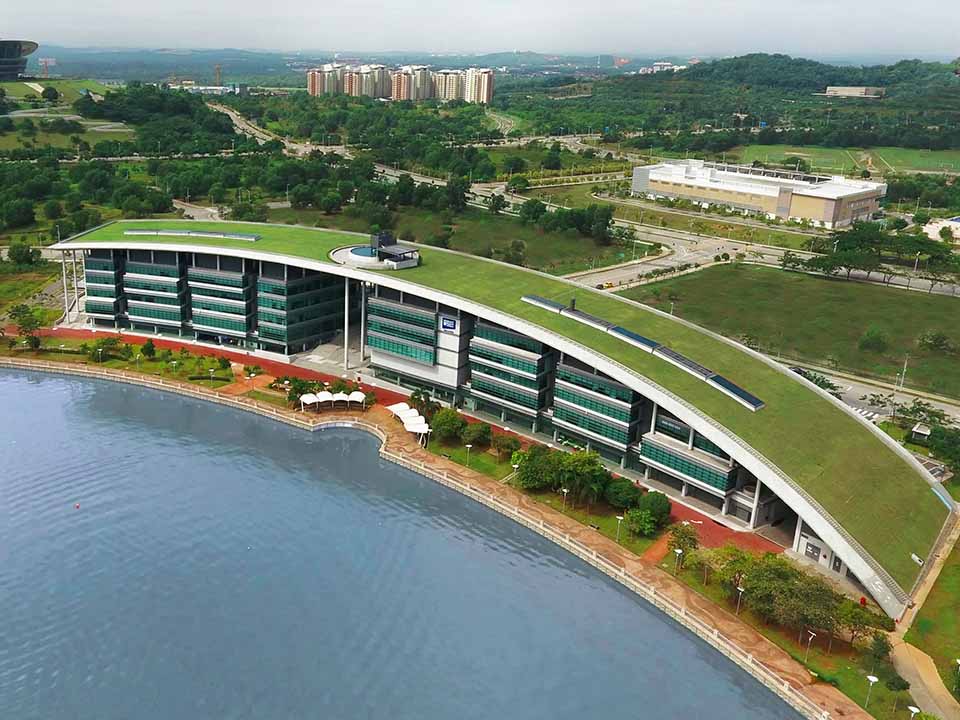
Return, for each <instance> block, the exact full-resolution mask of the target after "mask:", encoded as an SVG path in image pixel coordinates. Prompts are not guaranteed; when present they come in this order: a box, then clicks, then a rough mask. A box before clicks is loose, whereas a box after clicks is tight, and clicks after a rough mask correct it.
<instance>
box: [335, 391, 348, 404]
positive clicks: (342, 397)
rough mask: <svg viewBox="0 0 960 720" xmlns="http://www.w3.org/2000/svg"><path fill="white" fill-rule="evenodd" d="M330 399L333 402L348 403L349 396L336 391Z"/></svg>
mask: <svg viewBox="0 0 960 720" xmlns="http://www.w3.org/2000/svg"><path fill="white" fill-rule="evenodd" d="M332 400H333V403H334V404H337V403H338V402H342V403H348V402H350V396H349V395H347V394H346V393H342V392H338V393H334V394H333V397H332Z"/></svg>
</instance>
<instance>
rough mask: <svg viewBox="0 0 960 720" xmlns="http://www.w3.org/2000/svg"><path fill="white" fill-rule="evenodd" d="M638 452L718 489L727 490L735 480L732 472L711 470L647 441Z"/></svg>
mask: <svg viewBox="0 0 960 720" xmlns="http://www.w3.org/2000/svg"><path fill="white" fill-rule="evenodd" d="M640 454H641V455H642V456H643V457H646V458H649V459H650V460H653V461H655V462H658V463H660V464H661V465H664V466H666V467H668V468H671V469H673V470H676V471H677V472H679V473H682V474H684V475H686V476H687V477H690V478H693V479H694V480H699V481H700V482H702V483H706V484H707V485H710V486H711V487H715V488H717V489H718V490H724V491H726V490H729V489H730V488H731V487H733V484H734V481H735V479H734V477H733V474H732V473H728V474H724V473H721V472H718V471H716V470H711V469H709V468H706V467H704V466H703V465H700V464H698V463H695V462H693V461H691V460H688V459H687V458H684V457H681V456H680V455H676V454H674V453H672V452H670V451H668V450H664V449H663V448H661V447H659V446H657V445H653V444H652V443H649V442H647V441H644V442H643V443H641V445H640Z"/></svg>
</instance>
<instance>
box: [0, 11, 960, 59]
mask: <svg viewBox="0 0 960 720" xmlns="http://www.w3.org/2000/svg"><path fill="white" fill-rule="evenodd" d="M0 1H2V3H3V5H4V6H5V7H4V8H3V10H4V12H0V20H2V21H3V22H2V23H0V29H2V32H3V33H5V34H6V36H7V37H15V36H20V37H24V38H28V39H33V40H37V41H40V42H43V43H49V44H57V45H68V46H74V47H81V46H124V47H140V46H146V47H184V48H185V47H195V48H199V47H206V48H220V47H235V48H251V49H254V48H258V49H279V50H297V49H324V50H365V51H373V50H416V51H438V52H496V51H505V50H514V49H517V50H534V51H538V52H546V53H551V52H562V53H585V54H593V53H600V52H603V53H617V54H640V55H650V54H658V53H663V54H666V53H672V54H700V55H718V54H734V53H736V54H741V53H746V52H751V51H768V52H769V51H781V52H788V53H791V54H796V55H807V56H818V57H825V56H826V57H829V56H849V55H858V54H869V55H880V54H890V55H904V56H921V55H922V56H938V55H942V56H944V57H950V58H954V57H957V56H960V41H958V39H957V38H958V28H960V0H911V1H909V2H905V1H904V0H869V1H868V0H786V2H783V1H780V2H778V1H777V0H657V1H656V2H652V1H651V0H605V1H604V2H597V3H591V2H583V0H474V1H473V2H464V1H463V0H386V1H384V2H374V1H373V0H332V1H331V0H314V1H312V2H311V1H310V0H306V1H305V0H268V1H267V2H264V1H263V0H256V2H254V1H253V0H149V2H145V1H144V0H83V2H80V1H79V0H45V1H44V2H32V3H30V2H16V0H9V2H8V0H0ZM4 15H5V16H6V17H3V16H4Z"/></svg>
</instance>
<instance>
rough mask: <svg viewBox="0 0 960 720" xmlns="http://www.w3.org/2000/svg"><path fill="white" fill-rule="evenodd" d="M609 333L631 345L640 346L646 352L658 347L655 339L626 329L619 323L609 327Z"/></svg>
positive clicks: (658, 344)
mask: <svg viewBox="0 0 960 720" xmlns="http://www.w3.org/2000/svg"><path fill="white" fill-rule="evenodd" d="M610 333H611V334H612V335H617V336H618V337H619V338H620V339H621V340H624V341H626V342H628V343H630V344H631V345H636V346H638V347H641V348H643V349H644V350H647V351H648V352H653V351H654V349H655V348H658V347H660V343H658V342H657V341H656V340H651V339H650V338H648V337H644V336H643V335H640V334H638V333H635V332H633V330H627V329H626V328H624V327H620V326H619V325H614V326H613V327H611V328H610Z"/></svg>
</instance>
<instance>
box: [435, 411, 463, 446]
mask: <svg viewBox="0 0 960 720" xmlns="http://www.w3.org/2000/svg"><path fill="white" fill-rule="evenodd" d="M465 424H466V421H464V419H463V418H462V417H460V413H458V412H457V411H456V410H455V409H454V408H449V407H448V408H442V409H440V410H438V411H437V412H436V414H435V415H434V416H433V420H432V421H431V423H430V425H431V427H432V428H433V436H434V437H435V438H436V439H437V440H438V441H439V442H442V443H450V442H453V441H454V440H456V439H457V438H459V437H460V433H461V432H463V426H464V425H465Z"/></svg>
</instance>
